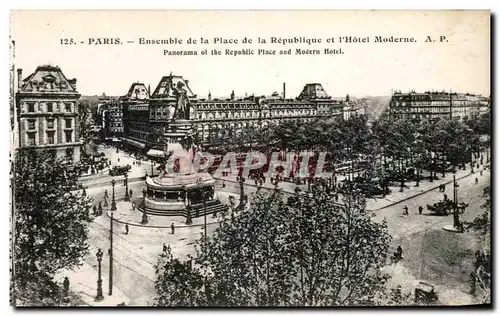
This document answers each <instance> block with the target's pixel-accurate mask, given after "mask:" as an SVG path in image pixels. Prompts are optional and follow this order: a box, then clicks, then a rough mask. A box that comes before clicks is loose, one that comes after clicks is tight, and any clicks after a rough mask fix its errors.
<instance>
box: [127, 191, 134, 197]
mask: <svg viewBox="0 0 500 316" xmlns="http://www.w3.org/2000/svg"><path fill="white" fill-rule="evenodd" d="M132 193H134V192H133V191H132V189H130V190H128V194H129V195H130V198H132Z"/></svg>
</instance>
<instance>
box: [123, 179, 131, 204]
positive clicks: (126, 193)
mask: <svg viewBox="0 0 500 316" xmlns="http://www.w3.org/2000/svg"><path fill="white" fill-rule="evenodd" d="M123 176H124V177H125V179H124V180H123V184H125V201H126V202H128V201H130V195H129V194H128V174H127V173H125V174H124V175H123Z"/></svg>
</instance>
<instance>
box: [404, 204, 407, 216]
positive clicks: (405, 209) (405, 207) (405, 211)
mask: <svg viewBox="0 0 500 316" xmlns="http://www.w3.org/2000/svg"><path fill="white" fill-rule="evenodd" d="M403 215H408V206H407V205H405V206H404V207H403Z"/></svg>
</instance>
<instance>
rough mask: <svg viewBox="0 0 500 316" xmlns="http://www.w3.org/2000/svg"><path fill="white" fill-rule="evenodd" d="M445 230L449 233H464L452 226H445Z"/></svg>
mask: <svg viewBox="0 0 500 316" xmlns="http://www.w3.org/2000/svg"><path fill="white" fill-rule="evenodd" d="M443 230H445V231H447V232H451V233H463V232H464V231H463V230H462V229H459V228H457V227H455V226H453V225H452V224H450V225H444V226H443Z"/></svg>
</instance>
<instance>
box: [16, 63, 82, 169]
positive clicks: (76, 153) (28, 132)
mask: <svg viewBox="0 0 500 316" xmlns="http://www.w3.org/2000/svg"><path fill="white" fill-rule="evenodd" d="M17 75H18V92H17V93H16V111H17V121H18V128H19V135H18V140H19V148H22V149H23V148H24V149H35V150H36V149H49V150H52V151H54V152H55V154H56V157H57V158H67V159H68V160H71V161H72V162H73V163H76V162H78V161H79V160H80V146H81V144H82V142H81V141H80V136H79V126H80V124H79V118H78V108H77V102H78V100H79V98H80V94H79V93H78V92H77V89H76V79H70V80H68V79H67V78H66V76H65V75H64V73H63V72H62V70H61V69H60V68H59V67H57V66H51V65H44V66H39V67H37V69H36V70H35V72H33V73H32V74H30V75H29V76H27V77H26V78H25V79H22V69H18V70H17Z"/></svg>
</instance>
